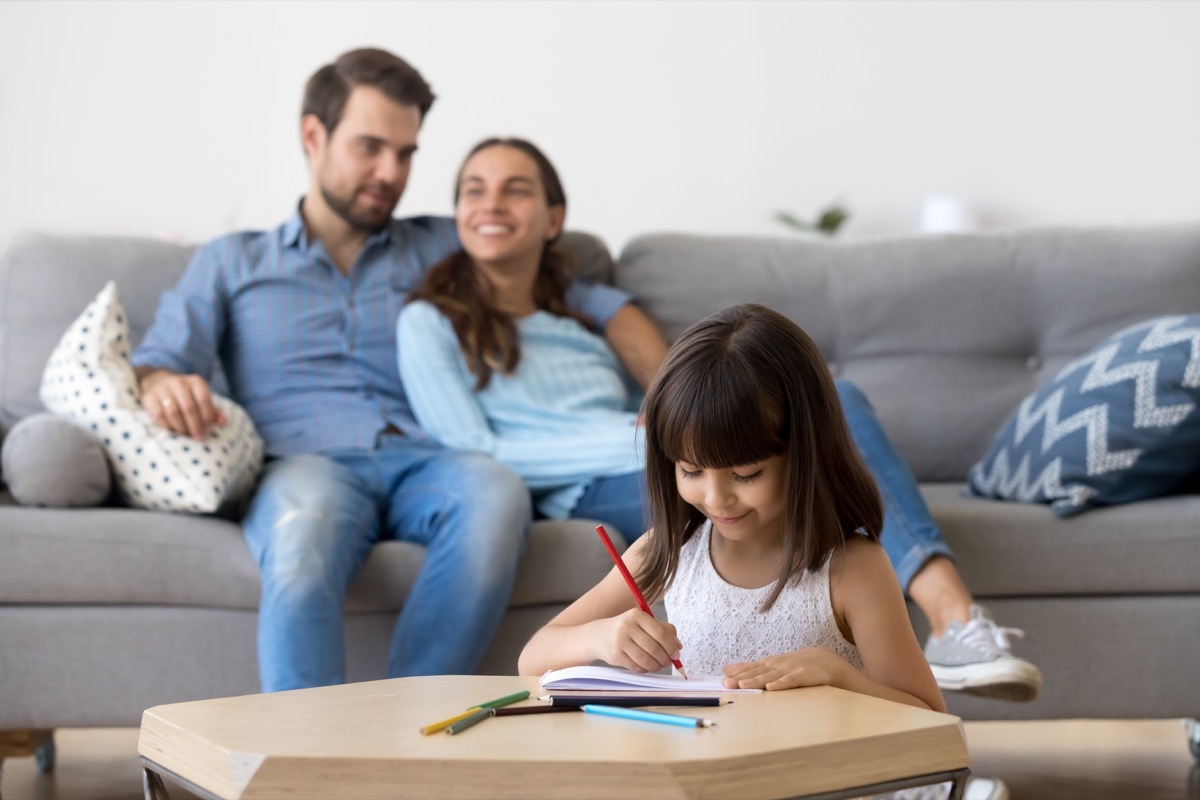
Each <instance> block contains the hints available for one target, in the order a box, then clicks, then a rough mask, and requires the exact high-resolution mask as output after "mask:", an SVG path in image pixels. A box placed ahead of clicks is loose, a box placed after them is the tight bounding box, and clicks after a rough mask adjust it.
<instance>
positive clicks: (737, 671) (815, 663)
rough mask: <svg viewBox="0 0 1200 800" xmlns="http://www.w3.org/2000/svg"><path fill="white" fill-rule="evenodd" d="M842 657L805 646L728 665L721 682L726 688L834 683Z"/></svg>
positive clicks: (842, 660)
mask: <svg viewBox="0 0 1200 800" xmlns="http://www.w3.org/2000/svg"><path fill="white" fill-rule="evenodd" d="M847 666H849V665H848V664H847V663H846V661H845V659H843V658H842V657H841V656H839V655H837V654H836V653H834V652H833V651H832V650H826V649H825V648H823V647H806V648H804V649H803V650H793V651H791V652H790V653H781V654H779V655H776V656H768V657H767V658H763V659H760V660H758V661H750V662H747V663H744V664H728V665H726V667H725V678H724V680H722V681H721V683H722V684H724V686H725V687H726V688H727V689H766V690H767V691H774V690H776V689H795V688H797V687H799V686H834V685H836V681H837V677H838V675H839V674H840V673H841V671H842V670H843V669H845V668H846V667H847Z"/></svg>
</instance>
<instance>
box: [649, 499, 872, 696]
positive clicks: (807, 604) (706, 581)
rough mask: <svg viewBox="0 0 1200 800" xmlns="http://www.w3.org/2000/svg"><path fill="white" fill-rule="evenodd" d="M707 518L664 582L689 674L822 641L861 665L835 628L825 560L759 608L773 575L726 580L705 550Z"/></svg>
mask: <svg viewBox="0 0 1200 800" xmlns="http://www.w3.org/2000/svg"><path fill="white" fill-rule="evenodd" d="M711 536H712V524H711V523H709V522H706V523H705V524H704V525H703V526H702V527H701V528H700V530H699V531H697V532H696V535H695V536H693V537H692V538H691V540H690V541H689V542H688V543H687V544H685V545H684V546H683V550H682V551H681V552H680V554H679V570H678V571H677V572H676V573H675V579H674V580H673V581H672V582H671V585H670V586H669V587H667V591H666V593H665V595H664V602H665V604H666V607H667V619H669V620H670V621H671V624H673V625H674V626H675V628H676V630H677V631H678V632H679V639H680V641H682V642H683V652H682V654H681V660H682V661H683V664H684V667H685V668H686V669H687V671H688V673H689V674H690V675H695V676H697V677H700V676H711V675H722V674H724V667H725V665H726V664H736V663H739V662H744V661H755V660H757V659H760V658H765V657H767V656H772V655H778V654H779V653H787V652H790V651H792V650H799V649H801V648H804V647H824V648H826V649H827V650H832V651H833V652H835V653H837V654H838V655H839V656H841V657H842V658H844V659H846V661H848V662H849V663H850V664H852V665H854V666H855V667H856V668H858V669H862V667H863V661H862V657H861V656H860V655H859V653H858V648H856V647H855V646H854V645H853V644H851V643H850V642H848V641H846V639H845V637H843V636H842V633H841V631H839V630H838V627H837V622H836V621H835V620H834V617H833V606H832V605H831V603H830V601H829V562H828V561H826V562H825V564H824V565H823V566H822V567H821V568H820V569H818V570H816V571H815V572H807V573H805V574H804V575H803V576H801V578H800V581H799V582H798V583H789V584H788V585H787V586H786V587H784V590H783V591H782V592H781V593H780V595H779V597H778V599H776V601H775V604H774V605H773V606H771V608H770V609H768V610H767V611H766V612H762V611H760V610H759V607H760V606H761V605H762V602H763V600H765V599H766V598H767V596H768V595H769V594H770V593H771V589H772V588H773V587H774V582H772V583H770V584H768V585H767V586H764V587H762V588H760V589H743V588H741V587H740V586H734V585H732V584H729V583H726V582H725V580H724V579H723V578H721V576H720V575H718V574H717V570H716V568H715V567H713V563H712V558H711V557H710V555H709V540H710V538H711Z"/></svg>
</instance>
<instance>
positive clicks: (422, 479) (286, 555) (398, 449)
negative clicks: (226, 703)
mask: <svg viewBox="0 0 1200 800" xmlns="http://www.w3.org/2000/svg"><path fill="white" fill-rule="evenodd" d="M530 521H531V511H530V503H529V492H528V491H526V489H525V487H524V485H523V484H522V482H521V479H520V478H518V477H517V476H516V475H515V474H514V473H513V472H511V471H510V470H508V469H507V468H505V467H502V466H500V465H499V464H497V463H496V462H495V461H493V460H492V459H490V458H486V457H484V456H480V455H476V454H472V453H465V452H460V451H456V450H448V449H441V448H430V447H423V446H419V445H415V444H413V443H412V442H411V441H409V440H407V439H405V438H404V437H401V436H390V435H385V436H383V437H381V441H380V445H379V446H378V447H377V448H375V449H370V450H368V449H361V448H354V449H341V450H332V451H328V452H325V453H322V454H320V455H315V454H314V455H301V456H293V457H289V458H283V459H280V460H277V461H273V462H271V463H269V464H268V465H267V468H266V470H265V473H264V477H263V479H262V481H261V483H260V485H259V488H258V491H257V493H256V494H255V496H254V498H253V500H252V502H251V505H250V510H249V512H248V513H247V515H246V517H245V519H244V520H243V522H242V527H243V529H244V531H245V535H246V541H247V543H248V544H249V546H250V550H251V552H252V553H253V554H254V557H255V559H256V560H257V561H258V566H259V570H260V573H261V575H262V600H261V602H260V606H259V615H258V663H259V672H260V676H261V680H262V689H263V691H266V692H271V691H278V690H282V689H295V688H302V687H309V686H324V685H329V684H336V683H342V682H343V681H344V680H345V648H344V643H343V638H342V606H343V600H344V599H345V597H346V588H347V586H348V585H349V584H350V580H351V578H353V577H354V575H355V574H356V573H357V572H358V570H359V568H360V567H361V566H362V564H363V562H364V561H365V560H366V558H367V555H368V554H369V553H370V551H371V548H372V546H374V545H375V544H376V543H377V542H381V541H386V540H390V539H395V540H400V541H405V542H412V543H414V544H418V545H421V546H422V547H424V548H426V552H425V562H424V566H422V567H421V571H420V573H419V574H418V575H417V579H416V582H415V583H414V584H413V586H412V590H411V592H410V593H409V595H408V598H407V599H406V600H405V603H404V609H403V611H402V612H401V614H400V618H399V620H398V621H397V623H396V628H395V631H394V633H393V635H392V642H391V650H390V656H389V662H388V670H387V674H388V676H389V677H401V676H407V675H437V674H470V673H472V672H474V671H475V669H476V667H477V666H478V664H479V661H480V659H481V658H482V657H483V654H484V652H485V651H486V650H487V647H488V645H489V644H490V643H491V640H492V636H493V634H494V633H495V632H496V628H497V627H498V626H499V624H500V620H501V618H502V617H503V615H504V612H505V609H506V608H507V607H508V598H509V593H510V591H511V590H512V585H513V579H514V577H515V575H516V569H517V562H518V561H519V559H520V557H521V554H522V552H523V550H524V548H525V544H526V541H527V539H528V535H529V525H530Z"/></svg>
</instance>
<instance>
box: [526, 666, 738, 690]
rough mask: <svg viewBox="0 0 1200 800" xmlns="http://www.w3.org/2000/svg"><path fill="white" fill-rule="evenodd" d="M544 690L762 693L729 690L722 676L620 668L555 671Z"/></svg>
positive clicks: (544, 681)
mask: <svg viewBox="0 0 1200 800" xmlns="http://www.w3.org/2000/svg"><path fill="white" fill-rule="evenodd" d="M541 684H542V688H543V689H550V690H560V691H578V690H582V691H592V692H671V693H672V694H675V693H678V692H707V693H712V692H761V691H762V690H761V689H726V688H725V687H724V686H722V685H721V676H719V675H714V676H711V677H707V678H697V677H692V678H689V679H686V680H685V679H684V677H683V676H682V675H663V674H662V673H658V672H647V673H642V672H630V671H629V670H627V669H620V668H619V667H608V666H600V665H592V666H586V667H567V668H566V669H552V670H549V671H548V672H546V674H545V675H543V676H542V677H541Z"/></svg>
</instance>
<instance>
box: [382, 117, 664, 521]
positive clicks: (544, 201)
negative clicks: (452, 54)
mask: <svg viewBox="0 0 1200 800" xmlns="http://www.w3.org/2000/svg"><path fill="white" fill-rule="evenodd" d="M455 208H456V218H457V222H458V234H459V238H460V240H461V242H462V246H463V252H460V253H457V254H455V255H453V256H451V257H450V258H448V259H446V260H445V261H443V262H442V263H441V264H439V265H437V266H436V267H434V269H433V270H431V271H430V272H429V274H428V276H427V278H426V280H425V282H424V284H423V285H422V287H421V288H420V289H418V290H417V291H416V292H414V293H413V294H412V295H411V296H410V299H409V303H408V305H407V306H405V308H404V310H403V311H402V312H401V314H400V319H399V322H398V323H397V325H398V329H399V334H398V340H399V342H400V358H399V362H400V365H401V370H400V371H401V376H402V378H403V379H404V385H405V390H406V393H407V394H408V398H409V402H410V403H411V405H412V409H413V412H414V414H415V415H416V417H417V420H418V422H420V424H421V427H422V428H424V429H425V430H426V431H428V432H429V433H430V434H432V435H433V436H434V437H436V438H437V439H438V440H439V441H441V442H442V443H443V444H445V445H446V446H448V447H456V448H460V449H465V450H473V451H477V452H482V453H487V454H489V455H491V456H492V457H494V458H495V459H496V460H497V461H499V462H501V463H502V464H505V465H507V466H508V467H510V468H512V469H513V470H514V471H515V472H516V473H517V474H518V475H520V476H521V478H522V479H524V480H525V483H526V485H528V486H529V488H530V490H531V491H532V493H533V497H534V504H535V507H536V509H537V511H538V513H539V514H540V515H541V516H543V517H548V518H551V519H564V518H567V517H581V518H586V519H596V520H600V521H602V522H604V523H605V524H607V525H611V526H612V527H614V528H616V529H617V530H618V531H619V532H620V533H621V535H622V536H624V538H625V539H626V541H632V540H633V539H635V538H636V537H637V536H639V535H640V534H641V533H642V531H643V522H642V520H643V511H642V509H643V503H642V496H643V491H644V489H643V484H644V480H643V476H642V472H641V458H642V454H643V450H644V438H643V432H642V428H641V426H640V425H639V424H638V421H637V413H636V411H635V408H636V397H635V388H636V387H633V386H631V385H630V382H629V380H628V378H627V376H626V373H625V372H624V370H622V367H621V364H620V362H619V361H618V359H617V357H616V356H615V355H614V353H613V351H612V349H611V348H610V347H609V346H608V343H607V342H606V341H605V340H604V338H603V336H601V335H600V334H599V333H598V332H597V331H595V330H594V329H593V326H592V323H591V321H590V320H588V319H586V318H584V317H583V316H582V315H580V314H579V313H577V312H576V311H574V310H572V309H571V307H570V306H569V305H568V303H567V287H568V286H569V285H570V279H569V277H568V274H567V268H568V265H567V263H566V262H565V258H564V256H563V255H562V254H561V253H560V252H558V251H557V250H555V249H553V248H552V247H551V245H552V244H553V242H554V241H555V240H556V239H557V238H558V236H559V234H560V233H561V232H562V227H563V219H564V217H565V215H566V195H565V193H564V192H563V188H562V183H561V182H560V181H559V179H558V174H557V172H556V171H555V169H554V167H553V165H551V164H550V162H549V160H548V159H547V158H546V157H545V156H544V155H543V154H542V152H541V151H540V150H538V149H537V148H536V147H535V146H534V145H532V144H530V143H529V142H526V141H523V140H520V139H488V140H486V141H484V142H481V143H480V144H478V145H476V147H475V148H474V149H472V151H471V152H470V154H469V155H468V156H467V159H466V161H465V162H464V164H463V166H462V169H461V170H460V171H459V175H458V182H457V185H456V189H455ZM663 349H664V351H665V345H664V346H663Z"/></svg>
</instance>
